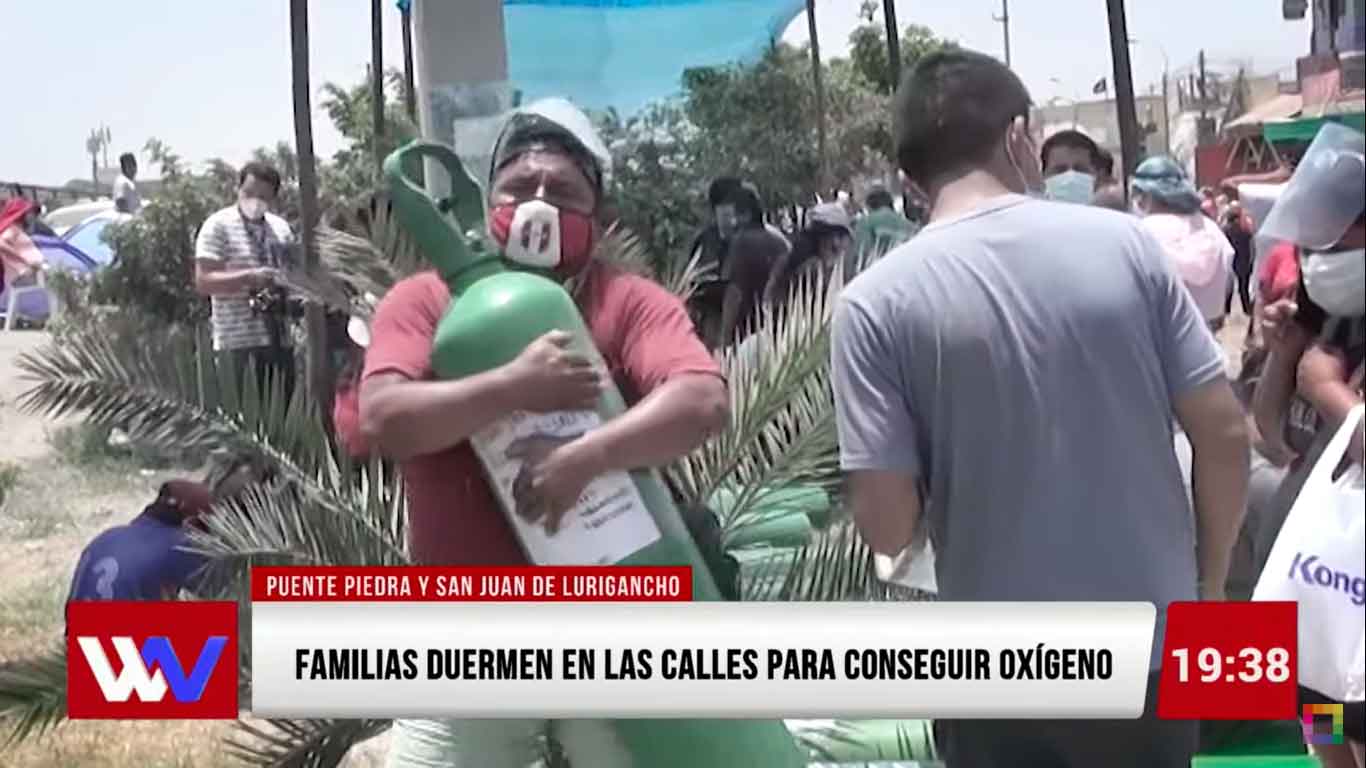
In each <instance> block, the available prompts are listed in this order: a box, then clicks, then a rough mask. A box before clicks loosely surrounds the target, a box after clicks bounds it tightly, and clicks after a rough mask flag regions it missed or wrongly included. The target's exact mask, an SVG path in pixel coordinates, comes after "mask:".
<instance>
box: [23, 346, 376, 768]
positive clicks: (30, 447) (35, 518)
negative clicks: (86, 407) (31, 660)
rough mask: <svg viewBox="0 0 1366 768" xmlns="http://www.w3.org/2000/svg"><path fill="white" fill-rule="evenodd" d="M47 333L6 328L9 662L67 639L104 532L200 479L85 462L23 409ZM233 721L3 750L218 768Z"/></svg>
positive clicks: (35, 759) (81, 735) (57, 763)
mask: <svg viewBox="0 0 1366 768" xmlns="http://www.w3.org/2000/svg"><path fill="white" fill-rule="evenodd" d="M47 341H48V336H47V334H46V333H43V332H40V331H21V332H14V333H4V332H0V434H3V435H4V438H3V440H0V468H3V467H5V466H6V465H8V466H10V467H14V468H17V469H15V470H11V471H15V472H17V480H16V481H15V483H14V485H13V487H12V488H10V489H9V491H8V492H7V493H5V494H3V499H4V500H3V502H0V660H10V659H17V658H23V657H24V656H26V655H28V654H31V653H33V652H35V651H37V650H39V649H43V648H45V647H49V646H50V645H51V644H55V643H57V642H58V641H59V640H60V638H61V636H62V626H63V618H62V616H63V613H62V608H63V602H64V600H65V597H66V592H67V589H68V587H69V584H70V580H71V575H72V571H73V569H74V568H75V565H76V560H77V558H78V557H79V555H80V551H81V548H82V547H83V546H84V545H85V543H86V542H87V541H89V540H90V538H91V537H92V536H94V535H95V534H96V533H98V532H99V531H101V530H103V529H104V528H106V527H108V526H111V525H116V524H119V523H122V522H126V521H127V520H129V519H131V518H132V517H134V516H135V515H137V514H138V512H140V511H141V510H142V508H143V506H145V505H146V504H147V502H148V501H150V500H151V499H152V498H153V497H154V496H155V495H156V489H157V487H158V486H159V485H160V484H161V483H162V482H163V481H165V480H167V479H169V478H171V477H175V476H177V475H186V474H190V473H186V472H183V471H181V472H177V471H167V470H149V469H144V468H142V467H139V466H138V464H137V463H136V461H135V460H134V459H132V458H131V457H122V458H119V457H113V458H96V459H94V460H74V461H73V459H79V458H80V457H73V456H72V452H73V451H72V449H71V448H70V447H64V442H65V443H67V444H69V443H70V440H69V438H68V439H66V440H65V441H64V439H63V437H64V436H63V432H64V430H65V431H66V432H70V431H71V427H72V426H73V425H74V424H77V423H79V422H78V421H77V420H70V419H69V420H66V421H65V422H62V423H59V422H56V421H53V420H51V419H47V418H44V417H42V416H35V415H33V414H29V413H25V412H22V411H20V410H18V407H17V400H18V398H19V395H20V394H21V393H22V392H23V391H24V390H26V389H27V388H28V387H29V386H30V385H29V383H28V382H26V381H25V380H23V378H22V377H21V376H22V374H21V372H20V371H19V370H17V369H16V367H15V365H14V362H15V361H16V360H17V359H18V357H19V356H20V355H22V354H24V353H26V352H32V351H35V350H37V349H38V348H39V347H40V346H42V345H43V344H45V343H47ZM230 731H231V725H230V724H228V723H222V722H200V721H179V722H178V721H142V722H137V721H121V722H101V721H79V722H67V723H63V724H62V725H61V726H59V727H58V728H57V729H56V730H55V731H54V732H52V733H49V734H47V735H46V736H44V737H41V738H30V739H29V740H27V741H26V742H25V743H23V744H20V745H18V746H15V747H9V748H6V747H4V746H3V745H4V743H5V740H6V738H7V737H8V735H9V728H8V726H7V724H4V723H0V765H4V766H6V768H76V767H77V766H79V767H80V768H192V767H193V768H200V767H204V768H218V767H219V766H230V765H237V763H235V762H234V761H232V760H231V759H230V758H228V757H226V756H225V755H223V754H221V750H220V749H219V742H220V740H221V739H222V738H223V737H224V736H226V735H228V734H229V732H230ZM376 742H380V743H374V744H368V745H365V747H363V748H360V749H358V750H355V751H354V752H355V754H354V755H353V758H352V759H349V760H348V761H347V763H348V768H369V766H377V765H379V764H380V761H379V757H380V756H382V754H383V752H382V751H381V750H380V748H381V747H382V740H376Z"/></svg>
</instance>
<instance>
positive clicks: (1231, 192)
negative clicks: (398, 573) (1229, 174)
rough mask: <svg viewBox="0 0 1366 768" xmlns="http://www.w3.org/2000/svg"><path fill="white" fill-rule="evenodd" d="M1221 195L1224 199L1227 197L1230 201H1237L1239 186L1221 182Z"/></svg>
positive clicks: (1229, 182)
mask: <svg viewBox="0 0 1366 768" xmlns="http://www.w3.org/2000/svg"><path fill="white" fill-rule="evenodd" d="M1219 194H1221V195H1223V196H1224V197H1227V198H1228V199H1229V200H1237V199H1238V185H1237V184H1234V183H1233V182H1231V181H1225V182H1221V183H1220V184H1219Z"/></svg>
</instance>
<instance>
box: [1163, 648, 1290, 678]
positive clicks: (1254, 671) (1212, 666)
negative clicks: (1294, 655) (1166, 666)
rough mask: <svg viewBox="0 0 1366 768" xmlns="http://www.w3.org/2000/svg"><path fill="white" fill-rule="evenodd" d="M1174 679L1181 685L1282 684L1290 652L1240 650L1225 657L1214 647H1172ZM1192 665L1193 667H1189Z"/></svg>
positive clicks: (1287, 669)
mask: <svg viewBox="0 0 1366 768" xmlns="http://www.w3.org/2000/svg"><path fill="white" fill-rule="evenodd" d="M1171 657H1172V660H1173V661H1174V662H1175V663H1176V679H1177V681H1178V682H1181V683H1188V682H1191V681H1192V679H1198V680H1199V681H1200V682H1202V683H1214V682H1219V681H1223V682H1226V683H1232V682H1243V683H1260V682H1268V683H1283V682H1285V681H1286V680H1289V679H1290V651H1288V650H1286V649H1285V648H1268V649H1266V650H1265V651H1263V650H1262V649H1261V648H1243V649H1242V650H1240V651H1238V653H1237V654H1225V653H1223V652H1222V651H1220V649H1218V648H1201V649H1199V650H1197V651H1194V660H1193V664H1192V649H1190V648H1172V649H1171ZM1192 666H1193V667H1194V668H1192Z"/></svg>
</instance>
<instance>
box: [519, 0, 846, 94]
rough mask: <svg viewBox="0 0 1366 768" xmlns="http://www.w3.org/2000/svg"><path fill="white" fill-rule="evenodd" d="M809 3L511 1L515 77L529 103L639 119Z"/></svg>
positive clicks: (744, 55)
mask: <svg viewBox="0 0 1366 768" xmlns="http://www.w3.org/2000/svg"><path fill="white" fill-rule="evenodd" d="M853 1H854V0H849V2H851V3H852V2H853ZM805 7H806V3H805V2H804V0H505V2H504V4H503V19H504V24H505V25H506V34H507V49H508V75H509V79H510V80H511V81H512V84H513V87H514V88H517V89H519V90H520V91H521V96H522V101H523V102H526V101H531V100H533V99H538V98H542V97H546V96H564V97H567V98H569V99H570V100H572V101H574V102H575V103H577V104H579V105H580V106H584V107H587V108H590V109H605V108H607V107H615V108H616V109H617V110H618V111H620V112H623V113H630V112H633V111H635V110H637V109H639V108H640V107H642V106H644V105H645V104H647V103H649V102H651V101H655V100H659V99H663V98H667V97H669V96H672V95H674V94H676V93H678V92H679V91H680V90H681V78H682V75H683V71H684V70H685V69H688V68H691V67H702V66H714V65H719V64H728V63H731V62H734V61H744V60H749V59H752V58H754V57H755V56H757V55H759V54H760V53H762V52H763V50H764V48H765V47H767V46H768V45H769V43H770V41H772V40H774V39H776V38H778V37H780V36H781V35H782V33H783V30H784V29H786V27H787V25H788V24H789V23H790V22H791V21H792V19H794V18H796V17H797V15H798V14H799V13H801V12H802V11H803V10H804V9H805Z"/></svg>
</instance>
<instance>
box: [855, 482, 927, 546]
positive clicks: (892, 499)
mask: <svg viewBox="0 0 1366 768" xmlns="http://www.w3.org/2000/svg"><path fill="white" fill-rule="evenodd" d="M847 492H848V494H849V504H850V507H851V508H852V510H853V516H854V524H855V525H857V526H858V530H859V533H860V534H862V536H863V540H864V541H866V542H867V543H868V546H869V547H872V549H873V551H874V552H876V553H877V554H879V555H887V556H888V557H896V556H897V555H899V554H901V553H902V552H903V551H904V550H905V549H906V547H909V546H910V545H911V542H912V540H914V538H915V535H916V530H917V528H918V527H919V525H920V517H921V502H920V480H919V478H918V477H917V476H916V475H914V474H912V473H910V472H900V471H892V470H857V471H853V472H850V473H849V481H848V485H847Z"/></svg>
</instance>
